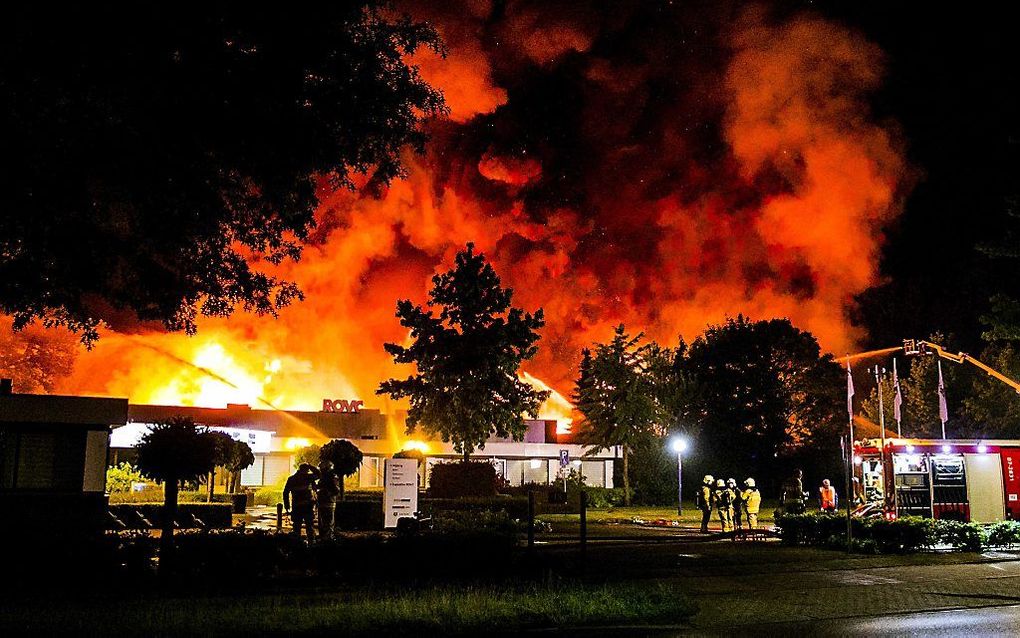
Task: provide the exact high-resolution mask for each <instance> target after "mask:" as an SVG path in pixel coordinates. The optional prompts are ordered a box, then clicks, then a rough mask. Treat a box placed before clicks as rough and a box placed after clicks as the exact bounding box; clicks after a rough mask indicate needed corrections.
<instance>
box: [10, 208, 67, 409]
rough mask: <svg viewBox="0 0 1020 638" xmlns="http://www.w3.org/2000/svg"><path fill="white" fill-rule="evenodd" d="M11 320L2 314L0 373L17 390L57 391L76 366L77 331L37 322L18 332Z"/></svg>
mask: <svg viewBox="0 0 1020 638" xmlns="http://www.w3.org/2000/svg"><path fill="white" fill-rule="evenodd" d="M0 223H2V222H0ZM2 285H3V284H0V286H2ZM11 324H12V322H11V320H10V319H8V318H6V317H0V377H2V378H5V379H12V380H13V381H14V391H15V392H54V391H55V390H56V389H57V384H58V382H59V381H60V380H61V379H63V378H64V377H66V376H68V375H69V374H71V371H72V369H73V368H74V361H75V358H76V357H77V355H78V343H77V340H76V339H75V337H74V335H73V334H72V333H70V332H66V331H62V330H46V329H44V328H43V327H42V326H39V325H36V324H33V325H31V326H28V327H27V328H25V329H24V330H21V331H17V332H15V331H13V330H12V329H11Z"/></svg>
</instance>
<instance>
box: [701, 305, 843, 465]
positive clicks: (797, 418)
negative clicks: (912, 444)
mask: <svg viewBox="0 0 1020 638" xmlns="http://www.w3.org/2000/svg"><path fill="white" fill-rule="evenodd" d="M685 366H686V368H687V370H688V372H689V373H690V374H692V375H693V376H694V377H695V378H697V380H698V388H699V393H698V395H697V403H696V409H695V410H694V411H693V418H694V419H695V422H696V423H697V427H698V429H699V440H700V441H702V442H704V443H705V444H706V445H708V446H710V447H711V449H712V450H713V451H714V454H715V456H716V457H717V458H719V459H720V460H723V459H725V461H726V463H725V465H726V467H724V468H722V469H725V470H726V471H727V473H728V474H739V473H743V472H748V471H760V470H764V469H767V468H769V467H770V466H773V465H775V464H776V461H775V459H776V457H777V456H779V455H781V454H783V453H786V452H792V451H795V450H797V449H799V448H805V447H808V446H813V447H817V448H822V449H827V450H835V451H836V453H837V454H838V449H839V443H838V435H839V433H841V432H842V429H843V424H844V423H845V421H846V396H845V388H846V384H845V382H843V381H842V379H843V376H844V375H845V372H844V371H843V370H842V369H841V368H840V366H839V364H837V363H835V362H834V361H833V358H832V356H831V355H822V354H821V351H820V349H819V346H818V342H817V341H816V340H815V338H814V336H812V335H811V334H810V333H808V332H804V331H802V330H799V329H797V328H795V327H794V326H793V325H792V324H791V323H790V321H789V320H787V319H771V320H768V321H750V320H748V319H746V318H744V317H743V316H738V317H737V318H736V319H729V320H727V321H726V322H725V323H724V324H722V325H717V326H711V327H709V328H708V330H707V331H706V332H705V334H704V335H702V336H701V337H698V339H697V340H695V341H694V343H692V344H691V347H690V349H689V351H688V353H687V357H686V362H685Z"/></svg>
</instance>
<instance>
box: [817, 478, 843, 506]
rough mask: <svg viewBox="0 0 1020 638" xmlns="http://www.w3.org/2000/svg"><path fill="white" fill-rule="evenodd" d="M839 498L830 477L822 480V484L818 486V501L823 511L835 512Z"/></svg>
mask: <svg viewBox="0 0 1020 638" xmlns="http://www.w3.org/2000/svg"><path fill="white" fill-rule="evenodd" d="M837 500H838V498H837V496H836V488H834V487H833V486H832V483H830V482H829V479H825V480H824V481H822V486H821V487H820V488H818V502H819V504H820V505H821V507H822V511H823V512H835V511H836V507H837Z"/></svg>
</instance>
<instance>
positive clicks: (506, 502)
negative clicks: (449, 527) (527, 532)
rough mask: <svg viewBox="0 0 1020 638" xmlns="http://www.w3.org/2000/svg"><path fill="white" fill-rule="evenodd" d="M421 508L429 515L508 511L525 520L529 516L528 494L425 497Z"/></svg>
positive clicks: (512, 515)
mask: <svg viewBox="0 0 1020 638" xmlns="http://www.w3.org/2000/svg"><path fill="white" fill-rule="evenodd" d="M419 509H420V510H421V511H422V512H424V513H425V514H428V515H432V516H435V515H438V514H440V513H442V512H500V511H502V512H506V514H507V515H508V516H509V517H510V518H516V519H518V520H523V519H525V518H527V516H528V497H527V496H523V497H522V496H503V495H500V494H497V495H496V496H492V497H486V498H481V497H467V498H431V497H430V498H424V499H421V501H419Z"/></svg>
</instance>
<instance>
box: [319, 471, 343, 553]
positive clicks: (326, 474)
mask: <svg viewBox="0 0 1020 638" xmlns="http://www.w3.org/2000/svg"><path fill="white" fill-rule="evenodd" d="M339 494H340V477H339V475H337V473H336V472H335V471H334V470H333V463H332V462H331V461H322V462H321V463H319V484H318V489H317V490H316V492H315V495H316V499H317V503H316V504H317V506H318V508H319V537H320V538H322V539H323V540H328V539H330V538H333V517H334V515H335V513H336V497H337V496H338V495H339Z"/></svg>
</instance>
